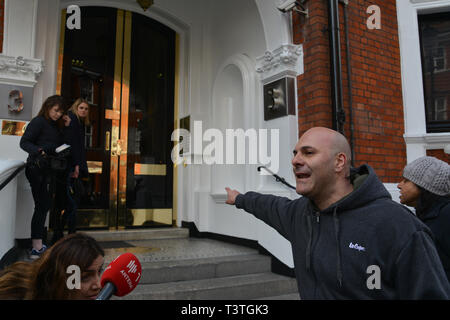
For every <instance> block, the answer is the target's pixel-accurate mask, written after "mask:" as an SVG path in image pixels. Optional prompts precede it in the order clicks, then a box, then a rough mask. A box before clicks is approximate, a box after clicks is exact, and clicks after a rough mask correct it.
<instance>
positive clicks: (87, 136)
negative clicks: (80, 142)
mask: <svg viewBox="0 0 450 320" xmlns="http://www.w3.org/2000/svg"><path fill="white" fill-rule="evenodd" d="M84 134H85V137H84V139H85V142H84V143H85V146H86V148H92V126H86V127H85V128H84Z"/></svg>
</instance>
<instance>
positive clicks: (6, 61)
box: [0, 54, 44, 87]
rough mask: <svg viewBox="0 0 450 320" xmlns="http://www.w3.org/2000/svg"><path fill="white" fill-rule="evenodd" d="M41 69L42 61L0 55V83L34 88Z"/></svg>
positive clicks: (42, 66)
mask: <svg viewBox="0 0 450 320" xmlns="http://www.w3.org/2000/svg"><path fill="white" fill-rule="evenodd" d="M43 68H44V64H43V62H42V60H38V59H27V58H24V57H21V56H18V57H10V56H5V55H2V54H0V83H4V84H13V85H20V86H26V87H34V85H35V84H36V82H37V78H38V77H39V75H40V74H41V73H42V71H43Z"/></svg>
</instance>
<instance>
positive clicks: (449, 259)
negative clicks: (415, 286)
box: [419, 197, 450, 281]
mask: <svg viewBox="0 0 450 320" xmlns="http://www.w3.org/2000/svg"><path fill="white" fill-rule="evenodd" d="M419 217H420V219H421V220H422V221H423V222H424V223H425V224H426V225H427V226H428V227H429V228H430V229H431V232H432V233H433V236H434V241H435V243H436V249H437V251H438V254H439V257H440V258H441V261H442V265H443V266H444V269H445V273H446V274H447V279H448V280H449V281H450V198H448V197H435V198H434V201H433V203H432V204H431V206H430V207H429V208H427V209H426V210H424V211H423V213H422V214H420V215H419Z"/></svg>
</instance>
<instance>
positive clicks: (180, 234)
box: [85, 228, 189, 241]
mask: <svg viewBox="0 0 450 320" xmlns="http://www.w3.org/2000/svg"><path fill="white" fill-rule="evenodd" d="M85 233H86V234H88V235H90V236H91V237H93V238H94V239H95V240H97V241H136V240H155V239H177V238H188V237H189V230H188V229H186V228H155V229H134V230H115V231H109V230H100V231H86V232H85Z"/></svg>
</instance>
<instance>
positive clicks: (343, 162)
mask: <svg viewBox="0 0 450 320" xmlns="http://www.w3.org/2000/svg"><path fill="white" fill-rule="evenodd" d="M334 159H335V160H334V170H335V172H336V173H340V172H342V171H343V170H345V168H346V166H347V156H346V155H345V153H343V152H339V153H338V154H336V157H335V158H334Z"/></svg>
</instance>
